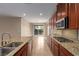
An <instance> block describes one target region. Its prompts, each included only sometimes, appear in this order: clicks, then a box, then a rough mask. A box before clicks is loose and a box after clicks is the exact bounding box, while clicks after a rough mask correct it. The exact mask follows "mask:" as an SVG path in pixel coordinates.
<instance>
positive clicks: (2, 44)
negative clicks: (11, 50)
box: [1, 33, 11, 46]
mask: <svg viewBox="0 0 79 59" xmlns="http://www.w3.org/2000/svg"><path fill="white" fill-rule="evenodd" d="M6 34H7V35H8V36H9V39H11V35H10V33H2V40H1V41H2V42H1V46H4V43H5V44H7V42H6V41H4V35H6Z"/></svg>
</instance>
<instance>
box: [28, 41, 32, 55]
mask: <svg viewBox="0 0 79 59" xmlns="http://www.w3.org/2000/svg"><path fill="white" fill-rule="evenodd" d="M28 43H29V44H28V56H31V54H32V48H33V47H32V45H33V44H32V40H31V41H29V42H28Z"/></svg>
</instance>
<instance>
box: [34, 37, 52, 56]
mask: <svg viewBox="0 0 79 59" xmlns="http://www.w3.org/2000/svg"><path fill="white" fill-rule="evenodd" d="M32 56H52V53H51V51H50V49H49V47H48V45H47V44H46V42H45V37H43V36H39V37H34V38H33V50H32Z"/></svg>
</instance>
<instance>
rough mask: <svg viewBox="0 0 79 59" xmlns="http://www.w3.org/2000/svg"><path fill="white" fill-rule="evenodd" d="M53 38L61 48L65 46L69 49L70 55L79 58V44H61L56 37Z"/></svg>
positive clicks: (74, 42)
mask: <svg viewBox="0 0 79 59" xmlns="http://www.w3.org/2000/svg"><path fill="white" fill-rule="evenodd" d="M51 38H53V39H54V40H55V41H56V42H58V43H59V44H60V45H61V46H63V47H64V48H65V49H67V50H68V51H69V52H70V53H72V54H73V55H74V56H79V42H78V41H77V42H76V41H73V42H59V41H58V40H56V39H55V38H54V37H51Z"/></svg>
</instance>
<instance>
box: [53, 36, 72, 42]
mask: <svg viewBox="0 0 79 59" xmlns="http://www.w3.org/2000/svg"><path fill="white" fill-rule="evenodd" d="M54 38H55V39H56V40H58V41H59V42H73V41H72V40H69V39H67V38H64V37H54Z"/></svg>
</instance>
